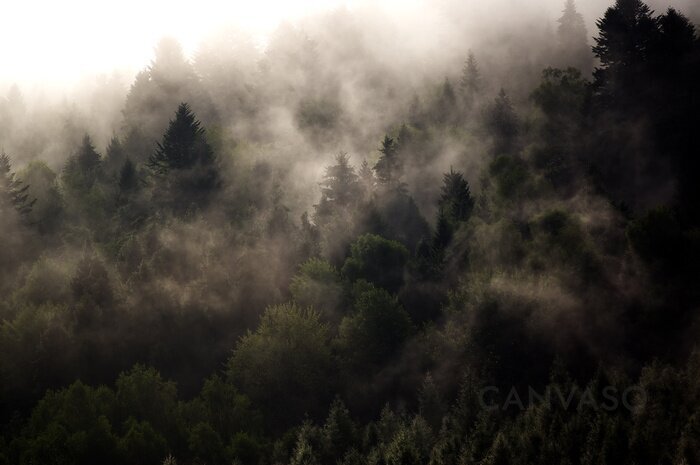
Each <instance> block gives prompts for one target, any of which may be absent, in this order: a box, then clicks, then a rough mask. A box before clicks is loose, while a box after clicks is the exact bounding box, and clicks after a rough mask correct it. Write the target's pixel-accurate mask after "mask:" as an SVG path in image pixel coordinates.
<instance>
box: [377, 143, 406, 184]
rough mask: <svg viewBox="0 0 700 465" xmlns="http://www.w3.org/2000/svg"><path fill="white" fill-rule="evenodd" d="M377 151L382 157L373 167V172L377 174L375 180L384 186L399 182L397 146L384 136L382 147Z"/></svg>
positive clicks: (399, 171) (399, 169)
mask: <svg viewBox="0 0 700 465" xmlns="http://www.w3.org/2000/svg"><path fill="white" fill-rule="evenodd" d="M379 151H380V152H381V154H382V155H381V157H379V160H378V161H377V163H376V164H375V165H374V172H375V173H376V174H377V179H378V180H379V182H380V183H382V184H384V185H390V186H392V185H395V184H396V183H398V182H399V179H400V175H401V165H400V162H399V157H398V144H397V143H396V141H395V140H394V139H393V138H391V137H389V136H388V135H387V136H384V140H383V141H382V147H381V148H380V149H379Z"/></svg>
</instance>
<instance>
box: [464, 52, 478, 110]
mask: <svg viewBox="0 0 700 465" xmlns="http://www.w3.org/2000/svg"><path fill="white" fill-rule="evenodd" d="M459 88H460V90H461V92H462V98H463V99H464V103H465V105H466V107H467V109H471V108H472V107H473V106H474V104H475V103H476V100H477V98H478V96H479V94H480V93H481V91H482V90H483V81H482V77H481V71H479V63H478V62H477V61H476V57H475V56H474V53H473V52H472V51H471V50H470V51H469V56H468V57H467V61H466V62H465V63H464V68H462V79H461V81H460V82H459Z"/></svg>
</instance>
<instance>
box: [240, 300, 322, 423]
mask: <svg viewBox="0 0 700 465" xmlns="http://www.w3.org/2000/svg"><path fill="white" fill-rule="evenodd" d="M332 367H333V364H332V359H331V352H330V347H329V334H328V327H327V326H326V324H324V323H323V322H322V321H321V317H320V315H319V314H318V313H317V312H316V311H314V310H311V309H302V308H300V307H298V306H297V305H296V304H282V305H275V306H272V307H268V308H267V309H266V310H265V313H264V314H263V316H262V318H261V320H260V325H259V326H258V328H257V329H256V330H255V332H249V333H248V334H246V335H245V336H243V337H242V338H241V339H240V340H239V342H238V344H237V346H236V349H235V350H234V352H233V355H232V356H231V358H230V359H229V361H228V376H229V379H230V380H231V381H232V382H233V383H234V384H235V385H236V386H240V387H241V390H242V391H243V392H244V393H245V394H247V395H248V396H249V397H250V398H251V399H252V400H253V401H254V402H256V405H260V406H261V408H262V409H263V411H264V413H265V419H266V420H267V421H269V425H270V426H271V427H273V428H275V429H277V428H283V429H284V428H286V427H288V426H290V425H291V424H294V423H296V422H298V421H300V420H301V419H302V418H303V416H304V414H307V413H308V414H309V415H312V417H313V416H318V415H320V414H323V413H325V408H326V405H327V404H326V402H328V401H330V389H331V388H332V386H331V385H330V384H329V382H328V381H329V376H330V374H331V371H332Z"/></svg>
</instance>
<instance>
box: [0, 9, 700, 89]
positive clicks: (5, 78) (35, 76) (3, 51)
mask: <svg viewBox="0 0 700 465" xmlns="http://www.w3.org/2000/svg"><path fill="white" fill-rule="evenodd" d="M3 3H4V4H3V5H2V6H1V7H0V15H1V17H2V19H3V21H2V26H1V27H0V44H1V45H0V63H2V69H1V70H0V86H2V87H0V91H2V88H7V87H8V86H10V85H12V84H13V83H17V84H20V86H21V87H22V89H23V91H24V92H32V91H42V92H47V91H49V92H50V91H55V90H59V91H60V90H67V89H69V88H75V87H80V86H82V85H83V83H84V82H86V80H89V79H92V78H94V76H97V75H108V76H111V75H113V73H115V72H118V75H119V76H121V79H124V80H126V81H127V82H128V81H129V80H130V79H131V77H132V76H133V75H134V74H135V72H136V71H138V70H139V69H142V68H143V67H144V66H146V65H147V64H148V62H149V60H150V59H151V58H152V50H153V46H154V44H155V43H156V42H157V41H158V40H159V39H160V38H161V37H163V36H171V37H175V38H176V39H178V40H179V41H180V42H181V43H182V44H183V47H184V49H185V51H186V52H187V53H188V54H189V55H192V54H194V53H195V51H196V49H197V46H198V44H199V43H200V42H201V41H202V40H203V39H205V38H206V37H207V36H208V35H210V34H211V33H212V32H213V31H216V30H217V29H221V28H223V27H236V28H238V29H240V30H242V31H244V32H246V33H248V34H250V35H251V36H252V37H253V38H254V39H255V41H256V42H257V43H258V44H259V45H260V46H263V47H264V44H265V42H266V40H267V37H268V36H269V35H270V34H271V33H272V32H273V31H274V30H275V29H276V28H277V27H278V26H279V24H280V23H281V22H283V21H290V22H293V23H301V24H303V23H304V18H305V17H309V16H316V15H319V14H323V13H324V12H328V11H332V10H334V9H338V8H347V9H348V10H350V11H353V12H356V13H362V14H366V15H368V16H367V18H368V20H370V21H371V20H372V19H378V18H381V21H387V18H391V19H390V20H389V21H391V22H392V24H387V28H388V29H389V30H390V31H391V34H390V35H389V37H388V38H387V40H389V41H395V43H396V44H402V48H404V49H410V50H412V51H413V53H412V54H411V55H413V57H414V58H415V57H420V56H421V55H422V56H423V57H426V56H434V55H435V53H436V52H437V53H440V52H443V53H445V54H446V55H448V57H449V55H450V50H449V49H450V48H456V49H457V50H459V52H460V53H461V52H462V49H463V46H462V45H461V44H459V42H463V41H477V40H478V38H479V37H482V36H483V35H492V34H493V32H494V31H495V30H498V29H507V28H511V27H514V26H515V25H516V24H517V25H519V26H520V27H523V24H527V21H528V20H529V19H531V20H532V21H533V22H534V21H541V20H542V18H547V19H549V20H550V21H551V23H552V27H554V25H555V23H554V21H555V20H556V18H557V17H558V15H559V14H560V10H561V8H562V4H563V0H536V1H533V0H489V1H483V0H482V1H477V0H461V1H458V0H294V1H291V0H255V1H250V0H245V1H241V0H235V1H227V2H221V1H218V0H199V1H192V0H188V1H182V0H150V1H143V0H123V1H120V2H107V1H105V2H97V1H94V0H66V1H53V0H24V1H13V2H3ZM610 3H611V1H609V0H586V1H579V2H577V4H578V7H579V10H580V11H581V12H582V14H583V15H584V17H585V19H586V22H587V23H588V25H589V31H590V32H591V36H592V35H593V33H594V30H595V29H594V27H595V20H596V18H598V17H600V15H601V14H602V13H603V11H604V10H605V8H606V7H607V6H609V5H610ZM649 3H650V5H652V7H653V8H655V9H656V10H657V11H662V10H665V9H666V8H667V7H668V6H675V7H677V8H679V9H681V10H682V11H684V12H685V13H686V14H688V15H690V16H691V18H693V19H694V20H696V21H697V19H698V17H699V16H700V2H698V1H696V0H673V1H671V0H653V1H650V2H649ZM387 13H389V14H387ZM394 45H395V44H394ZM390 48H391V47H390ZM445 58H447V57H445Z"/></svg>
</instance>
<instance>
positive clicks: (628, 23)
mask: <svg viewBox="0 0 700 465" xmlns="http://www.w3.org/2000/svg"><path fill="white" fill-rule="evenodd" d="M596 24H597V26H598V29H599V30H600V33H599V36H598V37H597V38H596V39H595V43H596V45H595V46H594V47H593V53H594V54H595V56H596V57H598V59H599V60H600V67H599V68H597V69H596V70H595V73H594V77H595V86H596V88H597V89H598V91H599V92H601V93H604V94H606V95H607V96H608V97H611V96H612V92H613V91H614V90H615V88H626V87H627V86H630V85H632V84H633V83H634V82H635V81H636V80H637V79H638V78H639V76H638V73H639V72H640V71H642V67H643V63H644V62H645V61H646V59H647V57H648V55H649V52H650V46H651V43H652V40H653V39H654V36H655V32H656V30H657V24H656V21H655V20H654V18H652V11H651V10H650V9H649V7H648V6H647V5H646V4H644V2H642V1H641V0H617V1H616V2H615V5H614V6H612V7H610V8H608V10H607V11H606V12H605V15H604V16H603V18H602V19H600V20H598V22H597V23H596ZM634 98H638V96H637V95H635V96H634Z"/></svg>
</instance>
